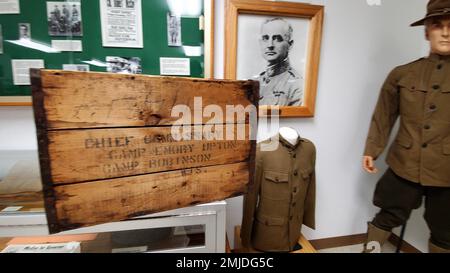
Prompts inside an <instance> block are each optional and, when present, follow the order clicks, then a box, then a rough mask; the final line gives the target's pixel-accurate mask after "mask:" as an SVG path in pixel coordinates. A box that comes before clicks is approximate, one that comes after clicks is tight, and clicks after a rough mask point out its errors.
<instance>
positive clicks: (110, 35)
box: [100, 0, 144, 48]
mask: <svg viewBox="0 0 450 273" xmlns="http://www.w3.org/2000/svg"><path fill="white" fill-rule="evenodd" d="M100 15H101V25H102V41H103V46H104V47H126V48H143V47H144V42H143V37H142V5H141V0H126V1H125V0H120V1H118V0H100Z"/></svg>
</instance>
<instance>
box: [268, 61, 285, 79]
mask: <svg viewBox="0 0 450 273" xmlns="http://www.w3.org/2000/svg"><path fill="white" fill-rule="evenodd" d="M290 68H291V65H290V63H289V59H288V58H286V59H284V60H283V61H282V62H279V63H277V64H274V65H270V66H268V67H267V68H266V72H265V74H266V75H265V76H266V77H267V78H269V77H275V76H277V75H280V74H281V73H284V72H286V71H288V70H289V69H290Z"/></svg>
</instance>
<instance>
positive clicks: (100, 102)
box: [32, 70, 258, 129]
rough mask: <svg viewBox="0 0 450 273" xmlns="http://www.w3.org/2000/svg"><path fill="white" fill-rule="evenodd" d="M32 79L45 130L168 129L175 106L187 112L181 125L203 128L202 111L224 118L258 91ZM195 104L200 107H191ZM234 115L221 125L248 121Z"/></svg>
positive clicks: (145, 81) (139, 81) (89, 78)
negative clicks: (217, 111)
mask: <svg viewBox="0 0 450 273" xmlns="http://www.w3.org/2000/svg"><path fill="white" fill-rule="evenodd" d="M32 77H35V78H37V80H39V81H40V82H41V83H40V87H39V89H40V90H36V91H35V93H42V95H41V96H39V97H40V98H41V99H42V100H43V102H42V104H43V106H44V111H45V113H46V118H47V124H46V126H47V127H46V129H68V128H97V127H120V126H122V127H124V126H160V125H171V124H173V123H174V122H176V121H177V120H179V118H180V115H178V116H175V117H173V116H171V112H172V108H173V107H174V106H176V105H186V106H187V107H189V109H190V111H191V112H190V113H189V114H190V115H186V116H188V117H189V119H186V120H184V121H183V122H184V123H185V124H204V123H206V122H207V121H209V120H210V118H211V117H210V116H208V115H205V116H203V115H202V113H203V110H204V108H205V107H206V106H208V105H216V106H217V107H218V108H219V109H222V111H223V113H224V117H226V115H225V113H226V111H227V105H228V106H231V107H234V106H239V105H240V106H242V107H243V108H245V107H247V106H249V105H253V104H254V103H255V99H257V98H255V94H254V92H255V90H257V86H258V84H257V82H254V81H239V82H237V81H226V80H221V81H217V80H214V81H213V80H204V79H189V78H174V77H155V76H147V75H121V74H111V73H93V72H91V73H83V72H72V71H60V70H34V71H33V72H32ZM224 90H226V93H224ZM38 95H39V94H35V96H38ZM196 98H197V99H196ZM199 98H201V104H200V105H198V104H197V106H200V107H195V105H196V102H199V100H198V99H199ZM243 108H242V109H243ZM195 111H197V113H200V115H197V116H196V115H195ZM238 112H239V113H241V114H242V115H238V116H237V117H227V118H226V119H225V122H229V123H235V122H239V123H242V122H245V121H246V120H247V119H248V117H246V115H244V112H243V111H242V110H238ZM186 116H185V118H186ZM234 119H236V120H234ZM37 125H38V126H39V125H41V124H37ZM42 125H43V124H42Z"/></svg>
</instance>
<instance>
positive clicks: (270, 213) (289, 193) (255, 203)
mask: <svg viewBox="0 0 450 273" xmlns="http://www.w3.org/2000/svg"><path fill="white" fill-rule="evenodd" d="M278 138H279V141H280V145H278V148H277V149H276V150H275V151H263V150H262V149H261V147H262V146H261V143H260V144H258V147H257V153H256V174H255V181H254V183H253V184H252V185H250V186H249V189H248V193H247V194H246V195H245V196H244V211H243V220H242V229H241V239H242V245H243V246H244V247H252V248H254V249H257V250H260V251H270V252H287V251H292V250H293V247H294V246H295V245H296V243H297V242H298V239H299V238H300V231H301V226H302V224H305V225H307V226H309V227H311V228H315V216H314V213H315V157H316V151H315V147H314V145H313V143H311V142H310V141H308V140H306V139H299V142H298V143H297V145H296V146H293V145H292V144H290V143H289V142H287V141H286V140H284V139H283V138H282V137H281V136H280V135H278ZM275 141H278V140H277V139H276V138H275ZM263 143H268V141H265V142H263Z"/></svg>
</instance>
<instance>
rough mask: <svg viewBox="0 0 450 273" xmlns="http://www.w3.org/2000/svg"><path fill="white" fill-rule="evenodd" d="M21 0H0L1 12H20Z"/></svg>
mask: <svg viewBox="0 0 450 273" xmlns="http://www.w3.org/2000/svg"><path fill="white" fill-rule="evenodd" d="M19 13H20V4H19V0H0V14H19Z"/></svg>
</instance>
